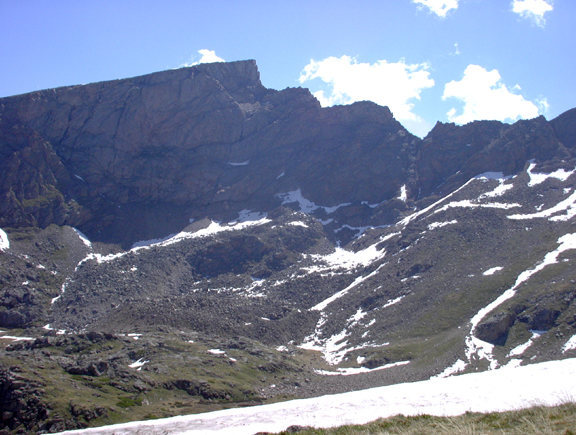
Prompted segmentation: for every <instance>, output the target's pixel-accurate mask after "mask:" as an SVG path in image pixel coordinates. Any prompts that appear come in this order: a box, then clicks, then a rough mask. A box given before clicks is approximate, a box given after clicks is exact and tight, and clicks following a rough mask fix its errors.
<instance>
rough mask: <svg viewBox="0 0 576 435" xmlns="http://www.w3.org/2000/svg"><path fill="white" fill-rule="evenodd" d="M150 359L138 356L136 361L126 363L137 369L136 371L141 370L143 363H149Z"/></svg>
mask: <svg viewBox="0 0 576 435" xmlns="http://www.w3.org/2000/svg"><path fill="white" fill-rule="evenodd" d="M149 362H150V361H148V360H144V358H140V359H139V360H138V361H134V362H133V363H132V364H128V367H130V368H131V369H137V370H138V371H140V370H142V367H143V366H144V364H147V363H149Z"/></svg>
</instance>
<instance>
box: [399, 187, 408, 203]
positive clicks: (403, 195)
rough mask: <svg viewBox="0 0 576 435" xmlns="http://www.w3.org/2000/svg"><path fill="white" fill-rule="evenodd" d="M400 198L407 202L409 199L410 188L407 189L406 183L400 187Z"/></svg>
mask: <svg viewBox="0 0 576 435" xmlns="http://www.w3.org/2000/svg"><path fill="white" fill-rule="evenodd" d="M398 199H399V200H400V201H402V202H406V201H407V200H408V190H407V189H406V185H405V184H404V185H402V187H401V188H400V196H398Z"/></svg>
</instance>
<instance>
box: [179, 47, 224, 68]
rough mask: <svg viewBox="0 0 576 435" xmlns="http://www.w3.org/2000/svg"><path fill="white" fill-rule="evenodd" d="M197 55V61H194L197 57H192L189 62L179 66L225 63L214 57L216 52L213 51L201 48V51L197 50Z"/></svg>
mask: <svg viewBox="0 0 576 435" xmlns="http://www.w3.org/2000/svg"><path fill="white" fill-rule="evenodd" d="M198 54H199V55H200V59H199V60H196V59H197V57H198V56H192V60H191V62H188V63H184V64H182V65H180V66H181V67H185V66H194V65H200V64H201V63H213V62H226V61H225V60H224V59H222V58H221V57H218V56H216V52H215V51H214V50H208V49H207V48H203V49H201V50H198Z"/></svg>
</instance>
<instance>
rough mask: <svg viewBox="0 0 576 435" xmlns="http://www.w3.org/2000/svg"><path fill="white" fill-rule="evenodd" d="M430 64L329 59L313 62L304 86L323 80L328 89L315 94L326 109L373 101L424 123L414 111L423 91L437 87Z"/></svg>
mask: <svg viewBox="0 0 576 435" xmlns="http://www.w3.org/2000/svg"><path fill="white" fill-rule="evenodd" d="M428 68H429V67H428V65H427V64H426V63H421V64H407V63H405V61H404V60H400V61H399V62H388V61H386V60H379V61H376V62H375V63H373V64H370V63H360V62H358V61H357V60H356V59H355V58H354V57H350V56H342V57H333V56H332V57H327V58H326V59H323V60H320V61H315V60H313V59H312V60H311V61H310V63H309V64H308V65H306V66H305V67H304V69H303V70H302V72H301V74H300V79H299V80H300V83H304V82H307V81H309V80H314V79H320V80H322V81H323V82H324V83H326V84H327V85H328V86H327V90H326V91H324V90H320V91H317V92H314V96H315V97H316V98H318V100H319V101H320V104H321V105H322V106H332V105H334V104H350V103H353V102H355V101H373V102H375V103H377V104H380V105H381V106H388V107H389V108H390V110H391V111H392V112H393V113H394V116H395V117H396V118H397V119H398V120H400V121H407V120H410V121H422V120H421V118H420V117H419V116H418V115H416V114H415V113H414V112H413V109H414V103H413V101H414V100H420V93H421V92H422V90H423V89H426V88H431V87H433V86H434V80H433V79H431V78H430V73H429V71H428Z"/></svg>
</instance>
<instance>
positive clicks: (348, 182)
mask: <svg viewBox="0 0 576 435" xmlns="http://www.w3.org/2000/svg"><path fill="white" fill-rule="evenodd" d="M567 117H569V114H567V115H566V116H564V118H567ZM564 118H559V119H558V120H557V121H554V122H553V123H552V125H551V124H549V123H548V122H547V121H546V120H544V119H543V118H538V119H535V120H532V121H522V122H519V123H517V124H515V125H513V126H508V125H505V124H501V123H499V122H476V123H472V124H469V125H467V126H463V127H457V126H454V125H450V124H448V125H443V124H438V125H437V126H436V127H435V128H434V129H433V130H432V131H431V132H430V134H429V135H428V137H427V138H426V139H425V140H424V141H422V140H420V139H419V138H417V137H415V136H413V135H411V134H410V133H408V132H407V131H406V130H405V129H404V128H403V127H402V126H401V125H400V124H399V123H398V122H397V121H395V120H394V118H393V117H392V114H391V113H390V111H389V110H388V109H387V108H384V107H379V106H377V105H375V104H373V103H368V102H363V103H356V104H352V105H350V106H340V107H332V108H325V109H322V108H320V106H319V104H318V102H317V101H316V100H315V99H314V98H313V97H312V95H311V94H310V93H309V92H308V91H307V90H305V89H285V90H283V91H274V90H269V89H266V88H264V87H263V86H262V84H261V83H260V80H259V74H258V70H257V67H256V64H255V62H254V61H244V62H232V63H218V64H207V65H199V66H196V67H192V68H184V69H180V70H173V71H167V72H161V73H156V74H151V75H147V76H142V77H136V78H132V79H125V80H116V81H111V82H103V83H96V84H91V85H85V86H74V87H68V88H59V89H52V90H46V91H40V92H34V93H31V94H26V95H21V96H15V97H10V98H3V99H0V158H1V163H0V165H1V167H0V171H1V175H0V194H1V195H2V201H1V204H2V205H1V207H2V210H1V211H2V213H1V217H0V226H30V225H32V226H40V227H46V226H47V225H49V224H51V223H55V224H58V225H62V224H69V225H72V226H77V227H79V228H80V229H81V230H82V231H83V232H85V233H86V234H87V235H88V236H89V238H90V239H92V240H100V241H106V242H120V243H122V244H123V245H124V246H129V245H130V244H131V243H133V242H135V241H137V240H146V239H150V238H155V237H162V236H165V235H167V234H170V233H172V232H175V231H178V230H180V229H181V228H183V227H184V226H185V225H186V224H187V223H188V221H189V219H191V218H195V219H198V218H203V217H213V218H220V219H223V218H233V217H235V216H237V213H238V212H240V211H241V210H243V209H255V210H259V211H269V210H271V209H273V208H275V207H276V206H278V205H279V199H278V196H277V195H278V194H281V193H284V192H290V191H295V190H296V189H301V190H300V191H301V193H302V195H303V196H304V197H305V198H307V199H310V200H311V201H313V202H315V203H317V204H322V205H326V206H335V205H338V204H343V203H350V204H351V205H355V206H356V210H354V209H352V208H350V209H349V210H348V211H347V213H343V214H342V219H341V221H342V222H340V223H341V224H348V225H352V226H360V225H366V224H367V223H368V222H369V221H370V220H371V219H373V218H372V217H373V216H374V213H368V212H367V210H362V207H361V203H363V202H364V203H365V204H367V203H369V204H376V203H381V202H383V201H389V200H391V199H393V198H395V197H398V196H399V195H400V189H401V187H402V186H406V188H407V194H408V197H409V198H410V199H421V198H423V197H426V196H427V195H429V194H431V193H433V192H436V191H439V190H449V189H450V188H452V187H454V186H458V185H459V184H462V183H463V182H464V181H466V180H467V179H468V178H469V177H470V176H474V175H476V174H478V173H481V172H483V171H486V170H499V171H504V172H505V173H515V172H517V171H518V170H520V169H521V168H522V167H523V165H524V163H525V162H526V161H527V160H528V159H531V158H549V157H550V156H552V155H556V156H559V157H565V156H567V155H569V154H570V152H569V151H568V150H567V148H571V149H572V150H573V147H574V143H573V142H571V139H570V138H572V136H573V135H572V134H571V133H572V132H571V130H570V127H569V126H570V125H571V124H570V122H569V120H564ZM556 132H558V133H556ZM396 206H397V212H395V213H390V210H392V209H393V208H391V207H388V208H387V210H385V211H384V210H382V211H381V213H380V214H379V216H378V217H377V218H376V221H375V222H372V223H374V224H389V223H392V222H393V220H394V218H396V217H397V215H398V212H401V211H402V210H403V207H402V204H396Z"/></svg>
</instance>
